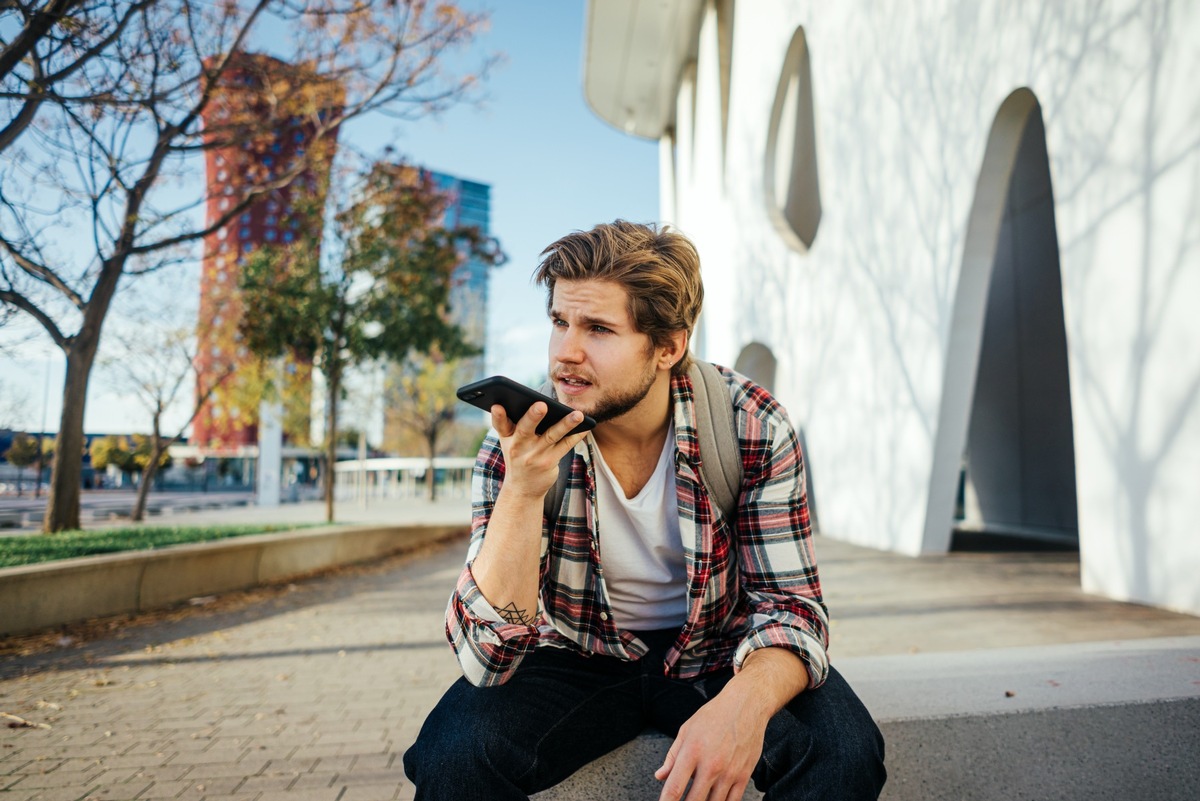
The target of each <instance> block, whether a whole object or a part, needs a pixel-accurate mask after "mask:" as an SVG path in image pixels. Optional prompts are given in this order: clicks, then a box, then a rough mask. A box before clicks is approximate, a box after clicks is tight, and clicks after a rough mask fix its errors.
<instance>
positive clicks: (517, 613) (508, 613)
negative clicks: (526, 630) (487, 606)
mask: <svg viewBox="0 0 1200 801" xmlns="http://www.w3.org/2000/svg"><path fill="white" fill-rule="evenodd" d="M496 611H497V612H498V613H499V614H500V617H502V618H504V622H505V623H520V624H521V625H522V626H532V625H533V621H534V620H536V618H535V617H534V616H533V615H531V614H529V613H528V612H526V611H525V610H524V609H518V608H517V605H516V604H515V603H511V602H510V603H509V605H508V606H504V607H501V608H500V609H497V610H496Z"/></svg>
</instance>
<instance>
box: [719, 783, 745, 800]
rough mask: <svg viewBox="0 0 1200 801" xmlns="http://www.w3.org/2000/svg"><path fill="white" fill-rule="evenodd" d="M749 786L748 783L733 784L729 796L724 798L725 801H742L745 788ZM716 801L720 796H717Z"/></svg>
mask: <svg viewBox="0 0 1200 801" xmlns="http://www.w3.org/2000/svg"><path fill="white" fill-rule="evenodd" d="M749 785H750V782H749V781H744V782H735V783H734V785H733V787H731V788H730V789H729V794H728V795H726V796H725V801H742V796H744V795H745V794H746V788H747V787H748V786H749ZM717 798H718V801H719V799H720V796H717Z"/></svg>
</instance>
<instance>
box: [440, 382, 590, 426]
mask: <svg viewBox="0 0 1200 801" xmlns="http://www.w3.org/2000/svg"><path fill="white" fill-rule="evenodd" d="M456 394H457V395H458V399H459V400H461V401H465V402H467V403H469V404H471V405H472V406H477V407H479V408H480V409H483V410H484V411H485V412H490V411H491V410H492V406H494V405H495V404H497V403H498V404H500V405H501V406H503V407H504V412H505V414H507V415H508V419H509V420H512V421H513V422H514V423H515V422H517V421H518V420H520V419H521V417H523V416H524V414H525V412H527V411H529V407H530V406H532V405H533V404H535V403H537V402H538V401H541V402H542V403H545V404H546V406H547V408H548V409H549V411H548V412H547V413H546V417H545V418H544V419H543V420H542V422H541V423H539V424H538V427H537V433H539V434H544V433H546V429H548V428H549V427H550V426H552V425H554V424H555V423H557V422H558V421H559V420H561V419H563V418H564V417H566V416H567V415H568V414H570V413H571V412H573V411H574V409H572V408H571V407H570V406H567V405H566V404H565V403H560V402H559V401H557V400H555V399H554V398H551V397H550V396H548V395H543V394H542V393H540V392H538V391H537V390H535V389H530V388H529V387H527V386H524V385H523V384H518V383H517V382H516V381H513V380H512V379H511V378H505V377H504V376H502V375H494V376H492V377H491V378H485V379H483V380H481V381H476V382H474V383H472V384H467V385H466V386H465V387H459V388H458V392H457V393H456ZM595 427H596V421H595V420H593V419H592V418H590V417H588V416H586V415H584V418H583V422H582V423H580V424H579V425H577V426H575V428H574V429H572V430H571V432H570V434H579V433H581V432H584V431H591V430H592V429H593V428H595ZM570 434H568V436H570Z"/></svg>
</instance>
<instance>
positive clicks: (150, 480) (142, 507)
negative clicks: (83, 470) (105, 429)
mask: <svg viewBox="0 0 1200 801" xmlns="http://www.w3.org/2000/svg"><path fill="white" fill-rule="evenodd" d="M160 406H161V404H160ZM161 417H162V409H161V408H160V409H159V410H158V411H157V412H155V414H154V434H153V436H154V439H153V440H151V441H152V442H153V443H154V444H153V445H151V446H150V461H149V462H147V463H146V466H145V467H143V468H142V480H141V483H140V484H139V485H138V494H137V501H136V502H135V503H134V504H133V515H132V516H131V517H130V518H129V519H130V520H131V521H133V522H134V523H140V522H142V520H143V519H144V518H145V517H146V498H147V497H148V496H149V495H150V487H152V486H153V485H154V476H155V475H157V474H158V462H159V459H161V458H162V454H163V450H164V448H163V441H162V437H161V436H160V434H159V431H160V428H161V427H160V426H159V419H160V418H161Z"/></svg>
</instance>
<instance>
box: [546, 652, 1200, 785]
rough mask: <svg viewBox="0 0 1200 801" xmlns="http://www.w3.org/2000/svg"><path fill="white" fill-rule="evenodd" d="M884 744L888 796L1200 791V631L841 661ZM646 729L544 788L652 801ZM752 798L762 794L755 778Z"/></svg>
mask: <svg viewBox="0 0 1200 801" xmlns="http://www.w3.org/2000/svg"><path fill="white" fill-rule="evenodd" d="M837 667H838V670H839V671H841V673H842V675H843V676H845V677H846V679H847V681H849V682H850V685H851V686H852V687H854V689H855V691H856V692H857V693H858V694H859V696H860V697H861V698H862V699H863V702H864V703H865V704H866V705H867V708H868V709H870V710H871V713H872V715H873V716H874V717H875V719H876V721H877V722H878V723H879V725H880V728H881V729H882V730H883V734H884V739H885V741H886V743H887V765H888V774H889V778H888V783H887V786H886V787H885V788H884V791H883V795H882V796H881V798H882V799H884V801H962V799H972V801H990V800H991V799H995V800H996V801H1011V799H1014V798H1035V799H1040V798H1046V799H1049V798H1055V799H1079V800H1080V801H1084V800H1085V799H1086V801H1126V800H1127V799H1133V798H1136V799H1138V801H1172V800H1173V799H1183V798H1198V797H1200V760H1198V759H1197V758H1196V755H1197V754H1200V637H1170V638H1160V639H1148V640H1132V641H1122V642H1105V643H1083V644H1077V645H1061V646H1043V647H1037V648H1005V649H996V650H982V651H964V652H960V653H942V654H920V655H912V656H888V657H872V658H860V659H844V660H841V661H839V662H837ZM670 745H671V740H670V738H668V737H666V736H665V735H662V734H659V733H657V732H646V733H643V734H642V735H641V736H640V737H638V738H637V739H636V740H634V741H633V742H631V743H627V744H626V745H624V746H622V747H621V748H618V749H617V750H616V751H613V752H612V753H610V754H607V755H606V756H604V757H601V758H600V759H598V760H596V761H595V762H593V763H592V764H590V765H588V766H587V767H585V768H583V769H582V770H581V771H579V772H578V773H576V774H575V775H574V776H572V777H570V778H569V779H568V780H567V781H565V782H563V783H562V784H560V785H558V786H557V787H554V788H551V789H550V790H547V791H545V792H543V793H539V794H537V795H536V796H534V798H536V799H538V801H605V800H606V799H613V798H620V799H628V801H643V799H644V800H645V801H656V800H657V799H658V796H659V792H660V791H661V789H662V788H661V785H660V784H659V783H658V782H657V781H655V780H654V778H653V774H654V771H655V770H656V769H657V768H658V766H659V765H661V764H662V760H663V758H664V757H665V756H666V753H667V749H668V748H669V747H670ZM744 798H745V799H747V800H748V799H760V798H762V796H761V795H760V794H759V793H758V792H757V791H755V790H754V789H753V788H752V789H750V790H748V791H747V792H746V794H745V796H744Z"/></svg>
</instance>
